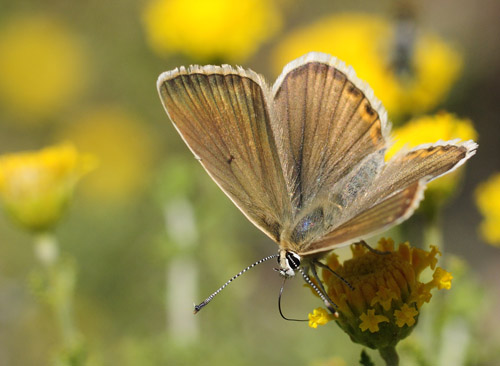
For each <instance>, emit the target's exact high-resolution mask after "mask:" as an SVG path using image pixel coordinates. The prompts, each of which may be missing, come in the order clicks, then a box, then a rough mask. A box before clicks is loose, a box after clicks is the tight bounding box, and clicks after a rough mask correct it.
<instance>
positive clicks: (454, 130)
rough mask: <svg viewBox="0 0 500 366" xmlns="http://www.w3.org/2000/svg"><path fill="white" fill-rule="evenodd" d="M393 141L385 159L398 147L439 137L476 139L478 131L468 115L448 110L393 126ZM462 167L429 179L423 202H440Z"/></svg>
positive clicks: (464, 139) (454, 184)
mask: <svg viewBox="0 0 500 366" xmlns="http://www.w3.org/2000/svg"><path fill="white" fill-rule="evenodd" d="M393 135H394V141H395V142H394V145H392V146H391V148H390V149H389V150H388V151H387V153H386V156H385V158H386V160H389V159H390V158H391V157H393V156H394V155H395V154H396V153H397V152H398V151H400V150H401V149H402V148H404V147H406V148H408V149H411V148H414V147H417V146H418V145H421V144H426V143H429V142H436V141H438V140H444V141H448V140H454V139H460V140H463V141H466V140H477V137H478V136H477V132H476V130H475V129H474V126H473V124H472V122H471V121H470V120H468V119H462V118H458V117H456V116H455V115H453V114H451V113H447V112H440V113H437V114H435V115H431V116H423V117H419V118H415V119H412V120H410V121H409V122H408V123H406V124H405V125H403V126H401V127H399V128H396V129H395V130H394V132H393ZM462 172H463V168H460V169H459V170H457V171H455V172H453V173H451V174H448V175H446V176H444V177H441V178H440V179H436V180H434V181H432V182H431V183H429V185H428V187H427V191H426V193H425V194H426V198H427V199H426V200H425V201H424V208H425V204H435V205H440V204H441V203H443V202H445V201H447V199H448V198H449V197H450V196H451V195H452V194H453V193H454V192H455V190H456V187H457V184H458V182H460V179H461V177H462V174H463V173H462Z"/></svg>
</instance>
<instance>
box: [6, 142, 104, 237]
mask: <svg viewBox="0 0 500 366" xmlns="http://www.w3.org/2000/svg"><path fill="white" fill-rule="evenodd" d="M95 165H96V160H95V158H94V157H93V156H90V155H86V154H85V155H82V154H80V153H78V152H77V151H76V149H75V147H74V146H73V145H71V144H68V143H66V144H62V145H58V146H53V147H48V148H45V149H42V150H40V151H35V152H23V153H15V154H7V155H4V156H2V157H0V197H1V199H2V201H3V204H4V206H5V209H6V210H7V212H8V213H9V214H10V216H11V217H12V218H13V219H14V220H15V221H16V222H18V223H19V224H20V225H21V226H22V227H24V228H26V229H29V230H33V231H44V230H49V229H51V228H53V226H54V225H55V224H56V223H57V221H58V220H59V218H60V216H61V214H62V213H63V211H64V209H65V207H66V206H67V203H68V201H69V199H70V198H71V195H72V193H73V190H74V188H75V185H76V183H77V182H78V181H79V180H80V178H81V177H82V176H84V175H85V174H87V173H88V172H89V171H91V170H92V169H93V168H94V167H95Z"/></svg>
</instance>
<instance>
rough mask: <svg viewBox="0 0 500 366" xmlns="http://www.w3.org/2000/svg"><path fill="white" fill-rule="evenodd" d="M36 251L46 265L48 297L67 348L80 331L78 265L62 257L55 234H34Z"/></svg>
mask: <svg viewBox="0 0 500 366" xmlns="http://www.w3.org/2000/svg"><path fill="white" fill-rule="evenodd" d="M34 240H35V255H36V257H37V259H38V260H39V262H40V263H41V264H42V265H43V267H44V268H45V272H46V276H47V289H46V291H47V292H46V294H47V300H48V303H49V305H50V306H51V307H52V310H53V312H54V315H55V317H56V319H57V323H58V326H59V330H60V333H61V337H62V342H63V345H64V348H65V349H71V348H72V347H74V345H75V343H76V342H77V331H76V328H75V325H74V321H73V291H74V283H75V269H74V265H73V263H72V262H63V261H61V260H60V257H59V249H58V243H57V239H56V237H55V236H54V235H52V234H40V235H37V236H35V238H34Z"/></svg>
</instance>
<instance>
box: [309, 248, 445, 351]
mask: <svg viewBox="0 0 500 366" xmlns="http://www.w3.org/2000/svg"><path fill="white" fill-rule="evenodd" d="M378 250H380V251H383V252H387V253H384V254H379V253H375V252H372V251H369V250H367V249H366V248H365V247H364V246H362V245H360V244H355V245H353V247H352V252H353V258H352V259H350V260H347V261H345V262H344V263H343V264H341V263H339V261H338V259H337V255H336V254H331V255H330V256H329V257H328V258H327V265H328V266H329V267H330V268H331V269H332V270H333V271H335V272H336V273H337V274H338V275H339V276H341V277H342V278H344V279H345V280H346V281H347V282H348V283H349V284H350V285H351V286H352V288H350V287H349V286H348V285H347V284H346V283H345V282H343V281H342V280H340V279H339V277H338V276H336V275H334V274H333V273H332V272H330V271H328V270H326V269H324V270H323V271H322V274H321V276H322V283H323V284H324V286H325V288H326V291H327V293H328V296H329V297H330V298H331V299H332V301H333V302H334V303H335V304H337V305H338V309H337V310H338V313H339V317H338V318H334V317H333V316H327V315H325V312H326V310H324V309H323V310H321V311H320V310H319V309H316V310H315V311H314V312H313V314H310V315H309V317H310V318H309V319H310V320H309V325H310V326H312V327H313V328H315V327H317V326H318V325H323V324H326V323H327V322H328V321H330V320H336V321H337V323H338V324H339V326H340V327H341V328H342V329H343V330H344V331H345V332H346V333H348V334H349V335H350V336H351V338H352V340H353V341H355V342H357V343H361V344H363V345H366V346H368V347H371V348H377V349H381V348H387V347H392V346H395V345H396V344H397V342H398V341H399V340H401V339H403V338H405V337H406V336H407V335H408V334H410V332H411V331H412V329H413V327H414V326H415V324H416V322H417V320H418V315H419V311H420V309H421V307H422V305H423V304H424V303H426V302H429V301H430V299H431V297H432V295H431V290H432V289H433V288H438V289H443V288H445V289H449V288H450V287H451V279H452V276H451V274H450V273H448V272H446V271H445V270H443V269H442V268H440V267H437V268H436V264H437V256H438V255H440V252H439V251H438V249H437V248H435V247H431V249H430V250H429V251H425V250H422V249H418V248H412V247H410V245H409V244H408V243H402V244H400V245H399V246H398V249H397V250H395V249H394V242H393V241H392V239H384V238H382V239H381V240H380V241H379V243H378ZM427 268H430V269H431V270H433V271H434V272H433V277H432V280H430V281H429V282H426V283H423V282H421V281H420V275H421V273H422V272H423V271H424V270H425V269H427Z"/></svg>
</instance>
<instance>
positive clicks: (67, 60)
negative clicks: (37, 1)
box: [0, 15, 88, 123]
mask: <svg viewBox="0 0 500 366" xmlns="http://www.w3.org/2000/svg"><path fill="white" fill-rule="evenodd" d="M0 55H1V57H0V103H1V105H2V108H3V110H4V111H7V112H9V113H10V114H12V115H15V116H16V117H19V120H20V121H22V122H30V123H34V122H37V123H38V122H40V121H44V120H45V119H46V118H47V117H52V116H54V115H56V114H59V113H60V112H61V109H62V108H63V107H65V106H67V105H68V104H69V103H70V102H72V101H73V100H75V98H76V97H77V96H78V95H79V94H80V92H81V91H82V89H83V87H84V85H85V83H86V81H87V78H86V73H87V66H86V65H87V64H88V63H87V62H86V57H85V53H84V49H83V47H82V44H81V42H80V41H79V39H78V38H77V37H75V36H74V35H72V32H71V29H68V27H66V26H64V25H63V24H61V22H60V21H59V20H58V19H54V18H52V17H47V16H43V15H31V16H21V17H13V18H11V19H9V20H8V21H7V22H5V24H4V25H3V26H2V27H1V29H0Z"/></svg>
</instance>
